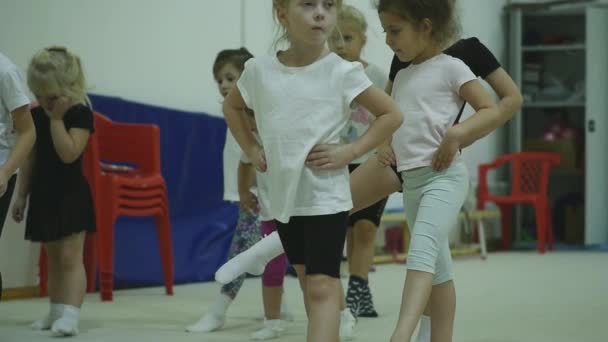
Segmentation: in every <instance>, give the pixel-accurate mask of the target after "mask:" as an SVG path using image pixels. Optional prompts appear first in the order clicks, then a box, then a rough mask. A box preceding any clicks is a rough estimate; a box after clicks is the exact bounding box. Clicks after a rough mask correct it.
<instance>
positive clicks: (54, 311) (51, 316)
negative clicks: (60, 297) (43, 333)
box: [30, 303, 64, 330]
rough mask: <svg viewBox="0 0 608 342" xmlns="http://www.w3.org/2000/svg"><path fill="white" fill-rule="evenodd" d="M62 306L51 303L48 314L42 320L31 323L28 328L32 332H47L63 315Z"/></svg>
mask: <svg viewBox="0 0 608 342" xmlns="http://www.w3.org/2000/svg"><path fill="white" fill-rule="evenodd" d="M63 307H64V305H63V304H57V303H51V305H50V308H49V313H48V314H47V315H46V317H44V318H43V319H39V320H37V321H35V322H34V323H32V324H31V325H30V327H31V328H32V329H34V330H49V329H51V326H53V323H55V321H56V320H58V319H59V318H61V316H62V315H63Z"/></svg>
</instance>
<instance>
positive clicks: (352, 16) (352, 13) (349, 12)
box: [338, 5, 367, 34]
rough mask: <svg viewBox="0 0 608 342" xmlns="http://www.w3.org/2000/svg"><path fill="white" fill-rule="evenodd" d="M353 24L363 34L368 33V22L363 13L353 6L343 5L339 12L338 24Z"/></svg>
mask: <svg viewBox="0 0 608 342" xmlns="http://www.w3.org/2000/svg"><path fill="white" fill-rule="evenodd" d="M347 22H348V23H352V24H355V27H356V29H357V30H359V32H360V33H361V34H365V32H367V20H365V16H364V15H363V13H361V11H359V10H358V9H357V8H356V7H354V6H351V5H343V6H342V8H341V9H340V12H338V23H347Z"/></svg>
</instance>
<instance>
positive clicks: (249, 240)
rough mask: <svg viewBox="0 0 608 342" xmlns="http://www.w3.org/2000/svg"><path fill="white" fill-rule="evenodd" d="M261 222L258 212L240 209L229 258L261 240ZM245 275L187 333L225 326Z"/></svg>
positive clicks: (226, 290)
mask: <svg viewBox="0 0 608 342" xmlns="http://www.w3.org/2000/svg"><path fill="white" fill-rule="evenodd" d="M259 225H260V221H259V220H258V214H257V211H256V212H255V213H249V212H247V211H245V210H242V209H240V208H239V218H238V221H237V224H236V229H235V231H234V237H233V238H232V243H231V244H230V252H229V257H233V256H235V255H237V254H239V253H241V252H242V251H244V250H246V249H247V248H250V247H251V246H252V245H254V244H255V243H256V242H257V241H259V239H260V230H259ZM245 277H246V275H245V274H241V275H240V276H239V277H237V278H236V279H234V280H232V281H231V282H229V283H227V284H225V285H223V286H222V288H221V290H220V296H219V297H218V298H217V299H216V300H215V302H214V303H213V304H212V306H211V308H210V309H209V311H208V312H207V313H206V314H205V315H204V316H203V317H201V319H199V320H198V322H196V323H195V324H193V325H190V326H188V327H186V331H187V332H211V331H215V330H218V329H221V328H222V327H223V326H224V321H225V318H226V312H227V311H228V307H229V306H230V304H232V301H233V300H234V298H236V296H237V294H238V292H239V290H240V289H241V286H243V282H244V281H245Z"/></svg>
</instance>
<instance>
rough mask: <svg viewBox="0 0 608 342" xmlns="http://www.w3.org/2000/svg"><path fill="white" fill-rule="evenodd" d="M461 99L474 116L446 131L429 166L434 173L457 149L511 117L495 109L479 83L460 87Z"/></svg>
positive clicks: (481, 136) (451, 158) (477, 138)
mask: <svg viewBox="0 0 608 342" xmlns="http://www.w3.org/2000/svg"><path fill="white" fill-rule="evenodd" d="M460 96H461V97H462V98H463V99H464V100H465V101H466V102H468V103H469V104H470V105H471V107H473V109H475V114H473V115H472V116H471V117H470V118H468V119H466V120H464V121H463V122H461V123H459V124H457V125H455V126H452V127H451V128H450V129H448V130H447V132H446V134H445V136H444V137H443V141H442V142H441V145H439V148H438V149H437V152H436V153H435V155H434V156H433V162H432V164H431V165H432V166H433V168H434V169H435V170H437V171H442V170H445V169H447V168H448V167H449V166H450V165H451V164H452V160H453V159H454V156H455V155H456V153H457V152H458V150H459V149H462V148H464V147H467V146H469V145H471V144H472V143H474V142H475V141H477V140H479V139H481V138H483V137H485V136H486V135H488V134H489V133H491V132H492V131H494V130H495V129H497V128H498V127H500V126H501V125H502V124H504V123H505V122H506V121H507V120H508V118H507V117H510V114H508V113H502V112H501V111H500V110H499V109H498V107H497V106H496V104H495V103H494V101H493V99H492V97H491V96H490V94H488V92H486V90H485V89H484V88H483V87H482V86H481V83H480V82H479V81H478V80H472V81H469V82H467V83H465V84H463V85H462V86H461V87H460Z"/></svg>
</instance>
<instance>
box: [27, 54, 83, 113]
mask: <svg viewBox="0 0 608 342" xmlns="http://www.w3.org/2000/svg"><path fill="white" fill-rule="evenodd" d="M27 85H28V86H29V88H30V90H31V91H32V92H33V93H34V95H36V96H46V95H54V96H66V97H68V98H70V99H72V100H75V101H77V102H80V103H82V104H87V105H90V101H89V99H88V97H87V88H86V83H85V78H84V72H83V70H82V64H81V63H80V57H78V56H77V55H75V54H73V53H71V52H70V51H68V49H67V48H65V47H62V46H51V47H48V48H45V49H43V50H41V51H39V52H37V53H36V54H35V55H34V57H32V61H31V62H30V65H29V66H28V68H27Z"/></svg>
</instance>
